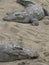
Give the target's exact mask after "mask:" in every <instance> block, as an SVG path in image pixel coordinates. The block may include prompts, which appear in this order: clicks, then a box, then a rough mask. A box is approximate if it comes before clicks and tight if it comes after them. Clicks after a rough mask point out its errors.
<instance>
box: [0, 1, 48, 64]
mask: <svg viewBox="0 0 49 65" xmlns="http://www.w3.org/2000/svg"><path fill="white" fill-rule="evenodd" d="M32 1H33V0H32ZM35 1H36V2H37V3H39V4H41V5H42V6H43V7H46V8H47V10H49V6H48V5H49V0H35ZM22 8H23V7H22V6H21V5H20V4H18V3H16V0H0V44H5V43H7V44H8V43H14V44H17V45H21V46H22V47H24V48H28V49H31V50H36V51H38V53H39V55H40V56H39V58H38V59H33V60H29V59H26V60H21V61H20V60H16V61H14V62H0V65H18V63H20V62H26V63H29V64H28V65H49V20H48V19H47V18H46V17H45V18H44V19H43V20H41V21H39V23H40V24H39V26H32V25H31V24H23V23H17V22H14V21H11V22H7V21H3V20H2V18H3V17H4V16H5V15H6V13H7V12H13V11H15V10H17V9H22ZM44 22H48V24H47V25H46V24H45V23H44ZM26 65H27V64H26Z"/></svg>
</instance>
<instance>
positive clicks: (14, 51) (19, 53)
mask: <svg viewBox="0 0 49 65" xmlns="http://www.w3.org/2000/svg"><path fill="white" fill-rule="evenodd" d="M38 56H39V54H38V53H37V51H33V50H32V51H31V50H28V49H25V48H22V47H21V46H17V45H15V44H2V45H0V62H9V61H15V60H22V59H34V58H38Z"/></svg>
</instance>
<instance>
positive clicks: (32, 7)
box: [3, 0, 49, 26]
mask: <svg viewBox="0 0 49 65" xmlns="http://www.w3.org/2000/svg"><path fill="white" fill-rule="evenodd" d="M17 3H19V4H21V5H23V6H24V7H25V8H24V9H23V10H17V11H15V12H13V13H9V14H8V15H6V16H5V17H4V18H3V20H5V21H16V22H19V23H31V24H32V25H35V26H38V25H39V20H41V19H42V18H43V17H44V16H49V13H48V11H47V10H46V9H44V8H42V7H41V6H40V5H39V4H37V3H35V2H31V1H27V0H17Z"/></svg>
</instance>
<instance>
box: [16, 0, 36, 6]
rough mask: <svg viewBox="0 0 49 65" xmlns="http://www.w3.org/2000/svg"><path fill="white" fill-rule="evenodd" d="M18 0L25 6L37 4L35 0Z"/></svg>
mask: <svg viewBox="0 0 49 65" xmlns="http://www.w3.org/2000/svg"><path fill="white" fill-rule="evenodd" d="M16 2H17V3H19V4H21V5H23V6H24V7H27V6H28V5H29V4H35V3H34V2H31V1H27V0H17V1H16Z"/></svg>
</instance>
